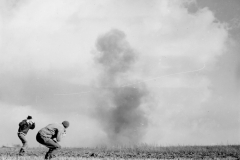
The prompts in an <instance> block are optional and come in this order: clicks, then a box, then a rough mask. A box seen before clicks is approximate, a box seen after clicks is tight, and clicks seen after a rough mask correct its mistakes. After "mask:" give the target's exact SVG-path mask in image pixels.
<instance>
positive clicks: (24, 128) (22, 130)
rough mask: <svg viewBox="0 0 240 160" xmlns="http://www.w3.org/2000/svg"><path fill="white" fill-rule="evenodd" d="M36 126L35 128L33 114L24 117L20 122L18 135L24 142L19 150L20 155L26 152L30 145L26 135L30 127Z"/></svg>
mask: <svg viewBox="0 0 240 160" xmlns="http://www.w3.org/2000/svg"><path fill="white" fill-rule="evenodd" d="M34 128H35V123H34V122H33V121H32V116H28V117H27V119H24V120H22V122H20V123H19V128H18V137H19V139H20V140H21V141H22V144H23V146H22V147H21V149H20V151H19V155H20V156H23V155H24V154H25V152H26V148H27V146H28V145H27V140H26V138H25V136H26V135H27V133H28V130H29V129H34Z"/></svg>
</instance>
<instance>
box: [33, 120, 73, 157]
mask: <svg viewBox="0 0 240 160" xmlns="http://www.w3.org/2000/svg"><path fill="white" fill-rule="evenodd" d="M68 127H69V122H68V121H63V122H62V124H55V123H54V124H49V125H47V126H46V127H44V128H42V129H41V130H40V131H38V133H37V136H36V139H37V141H38V142H39V143H40V144H42V145H44V146H46V147H48V148H49V150H48V152H47V153H46V155H45V159H51V158H54V157H56V155H55V154H56V152H57V150H59V149H61V146H60V145H59V144H58V142H60V141H61V138H62V137H63V136H65V135H66V128H68Z"/></svg>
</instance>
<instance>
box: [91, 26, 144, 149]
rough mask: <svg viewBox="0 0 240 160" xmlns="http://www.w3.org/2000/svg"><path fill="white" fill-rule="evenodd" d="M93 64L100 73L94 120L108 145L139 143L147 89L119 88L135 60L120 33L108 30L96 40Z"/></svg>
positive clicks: (134, 54)
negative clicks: (100, 128) (142, 108)
mask: <svg viewBox="0 0 240 160" xmlns="http://www.w3.org/2000/svg"><path fill="white" fill-rule="evenodd" d="M96 47H97V50H98V53H99V55H96V58H95V60H96V62H97V64H99V65H100V67H101V69H102V71H101V75H100V78H99V83H100V88H102V90H101V92H100V93H101V96H99V95H98V96H97V98H96V99H97V108H96V118H97V120H98V121H99V123H100V124H101V126H102V128H103V129H104V131H105V132H106V134H107V136H108V140H109V144H136V143H139V142H140V141H141V138H142V136H143V134H144V128H145V127H146V125H147V119H146V117H145V115H144V112H143V111H142V110H141V105H142V103H144V98H145V97H146V96H147V90H146V89H145V88H144V87H132V86H128V87H121V86H120V84H122V83H123V81H125V80H126V79H127V78H126V77H127V75H125V76H124V77H125V78H124V80H123V76H121V75H123V74H127V72H128V71H129V70H131V67H132V65H133V64H134V62H135V60H136V56H137V55H136V52H135V51H134V50H133V49H132V48H131V47H130V45H129V43H128V42H127V41H126V36H125V34H124V33H123V32H122V31H119V30H111V31H110V32H108V33H106V34H105V35H103V36H100V37H99V38H98V40H97V43H96ZM106 86H107V87H106Z"/></svg>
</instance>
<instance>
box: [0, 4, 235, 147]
mask: <svg viewBox="0 0 240 160" xmlns="http://www.w3.org/2000/svg"><path fill="white" fill-rule="evenodd" d="M239 8H240V1H238V0H228V1H224V0H211V1H208V0H181V1H180V0H179V1H178V0H121V1H119V0H91V1H90V0H81V1H79V0H68V1H64V0H50V1H49V0H2V1H1V2H0V28H1V29H0V54H1V57H0V77H1V78H0V110H1V112H0V114H1V116H0V127H1V130H0V135H1V139H0V145H12V144H20V143H21V142H20V140H19V139H18V137H17V129H18V123H19V122H20V121H21V120H23V119H25V118H26V117H27V116H28V115H31V116H32V117H33V118H34V121H35V122H36V128H35V129H34V130H33V131H29V133H28V135H27V139H28V140H29V145H30V146H38V143H37V142H36V140H35V136H36V134H37V132H38V130H40V129H41V128H43V127H44V126H46V125H47V124H49V123H55V122H57V123H61V122H62V121H63V120H68V121H69V122H70V127H69V129H68V131H67V137H66V138H65V139H64V140H63V142H62V143H61V144H62V145H63V146H68V147H77V146H81V147H86V146H96V145H114V144H129V143H130V144H137V143H147V144H154V145H156V144H157V145H216V144H239V143H240V133H239V131H240V125H239V122H240V119H239V118H240V117H239V107H240V92H239V91H240V54H239V53H240V52H239V51H240V45H239V42H240V9H239Z"/></svg>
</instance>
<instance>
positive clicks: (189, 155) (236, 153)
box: [0, 145, 240, 160]
mask: <svg viewBox="0 0 240 160" xmlns="http://www.w3.org/2000/svg"><path fill="white" fill-rule="evenodd" d="M18 151H19V148H1V149H0V160H6V159H8V160H15V159H18V160H30V159H31V160H40V159H43V156H44V155H45V153H46V152H47V148H29V149H28V152H27V154H26V156H23V157H17V153H18ZM55 159H59V160H77V159H81V160H84V159H240V145H226V146H169V147H157V146H148V145H140V146H132V147H123V146H119V147H96V148H62V149H61V150H60V151H59V153H58V158H55Z"/></svg>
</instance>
